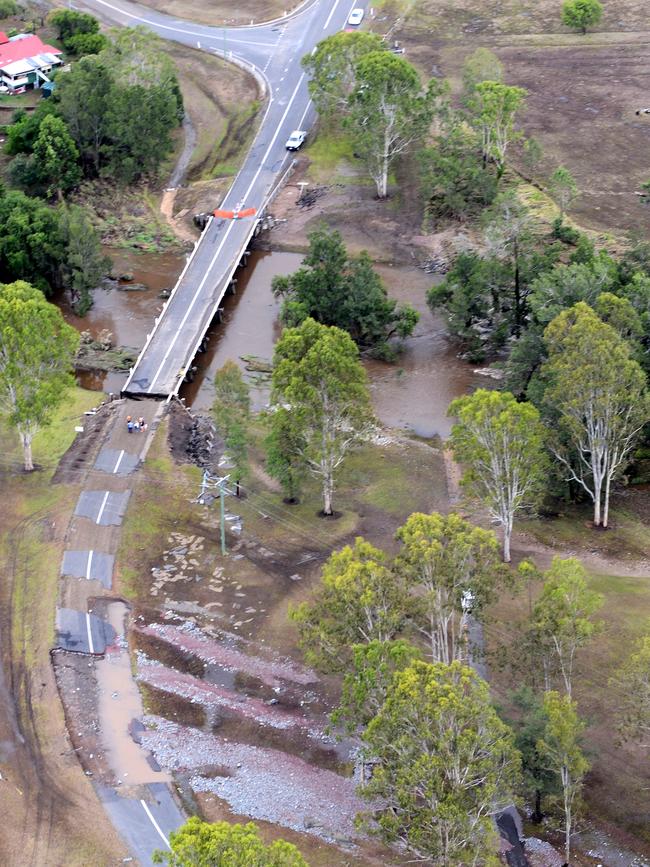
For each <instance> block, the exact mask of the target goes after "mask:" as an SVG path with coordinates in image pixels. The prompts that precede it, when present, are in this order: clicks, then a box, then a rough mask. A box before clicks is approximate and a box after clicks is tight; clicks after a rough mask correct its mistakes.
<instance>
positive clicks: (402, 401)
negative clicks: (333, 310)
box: [366, 266, 494, 438]
mask: <svg viewBox="0 0 650 867" xmlns="http://www.w3.org/2000/svg"><path fill="white" fill-rule="evenodd" d="M377 271H378V272H379V273H380V275H381V277H382V279H383V280H384V283H385V285H386V288H387V289H388V292H389V294H390V295H391V296H392V297H393V298H397V300H398V301H400V302H409V303H411V304H412V305H413V307H415V309H416V310H417V311H418V312H419V313H420V321H419V322H418V324H417V325H416V327H415V330H414V332H413V334H412V336H411V337H409V338H407V339H406V340H405V341H404V342H403V351H402V352H401V353H400V354H399V356H398V358H397V361H396V362H395V363H394V364H386V363H384V362H382V361H374V360H369V361H367V362H366V370H367V371H368V376H369V378H370V388H371V392H372V401H373V405H374V407H375V412H376V413H377V417H378V418H379V419H380V421H381V422H383V424H385V425H386V426H388V427H395V428H400V429H402V430H409V431H412V432H413V433H415V434H417V435H418V436H422V437H432V436H435V435H438V436H441V437H443V438H444V437H446V436H448V435H449V432H450V430H451V424H452V421H451V419H449V418H447V407H448V406H449V404H450V403H451V401H452V400H453V399H454V398H455V397H459V396H460V395H463V394H467V393H469V392H471V391H473V390H474V389H475V388H478V387H480V386H482V387H483V388H491V387H493V385H494V381H493V380H491V379H486V378H485V377H483V376H481V375H479V374H476V373H474V368H473V367H472V366H470V365H469V364H467V362H466V361H463V360H462V359H461V358H459V357H458V349H457V348H456V347H455V346H454V345H453V344H452V343H451V341H450V340H449V339H448V337H447V329H446V325H445V322H444V319H443V318H442V316H440V315H434V314H433V313H432V312H431V310H429V307H428V306H427V302H426V292H427V289H429V288H430V287H431V286H432V285H433V283H434V282H439V281H440V277H434V276H432V275H431V274H426V273H425V272H424V271H422V270H420V269H419V268H414V267H403V266H402V267H389V266H378V267H377Z"/></svg>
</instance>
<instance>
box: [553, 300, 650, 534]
mask: <svg viewBox="0 0 650 867" xmlns="http://www.w3.org/2000/svg"><path fill="white" fill-rule="evenodd" d="M544 340H545V342H546V346H547V349H548V356H549V358H548V361H547V362H546V363H545V364H544V365H543V366H542V377H543V378H544V380H545V381H546V382H547V388H546V391H545V393H544V403H545V405H546V407H547V410H548V414H549V415H550V416H551V418H553V416H554V415H555V418H557V421H558V424H559V429H560V430H559V434H560V435H559V436H555V437H554V438H552V439H551V443H550V445H551V449H552V451H553V454H554V455H555V456H556V458H557V459H558V460H559V461H560V463H561V464H562V465H563V466H564V467H565V468H566V470H567V472H568V479H569V480H573V481H575V482H577V483H578V484H579V485H580V486H581V487H582V488H583V489H584V490H585V491H586V493H587V494H588V495H589V496H590V497H591V499H592V501H593V504H594V526H595V527H602V528H603V529H605V528H607V526H608V521H609V500H610V494H611V486H612V482H614V481H615V479H616V478H617V477H618V476H620V474H621V473H622V472H623V471H624V470H625V467H626V465H627V463H628V461H629V456H630V453H631V451H632V449H633V447H634V445H635V443H636V442H637V440H638V438H639V435H640V434H641V431H642V429H643V426H644V425H645V424H646V423H647V422H648V420H649V419H650V398H649V396H648V391H647V388H646V376H645V374H644V372H643V370H642V369H641V367H640V365H639V364H638V363H637V362H636V361H634V359H633V358H632V349H631V347H630V346H629V344H628V343H626V341H625V340H624V339H623V338H622V337H620V335H619V334H618V333H617V331H616V330H615V329H614V328H613V327H612V326H610V325H607V324H606V323H604V322H603V321H602V320H601V319H600V317H599V316H598V315H597V314H596V313H595V311H594V310H592V308H591V307H589V306H588V305H587V304H585V303H584V302H579V303H578V304H576V305H575V306H573V307H572V308H570V309H569V310H565V311H563V312H562V313H560V314H559V316H557V317H556V318H555V319H554V320H553V321H552V322H551V323H550V324H549V326H548V327H547V328H546V331H545V332H544ZM567 444H568V445H567Z"/></svg>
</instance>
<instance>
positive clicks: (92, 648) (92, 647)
mask: <svg viewBox="0 0 650 867" xmlns="http://www.w3.org/2000/svg"><path fill="white" fill-rule="evenodd" d="M86 632H87V633H88V648H89V650H90V652H91V653H94V652H95V645H94V644H93V633H92V630H91V628H90V614H88V612H86Z"/></svg>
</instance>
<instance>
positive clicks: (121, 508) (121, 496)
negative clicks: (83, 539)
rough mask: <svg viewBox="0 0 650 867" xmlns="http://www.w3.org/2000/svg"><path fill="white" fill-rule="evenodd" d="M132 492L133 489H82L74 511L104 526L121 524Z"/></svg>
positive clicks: (78, 515) (79, 515)
mask: <svg viewBox="0 0 650 867" xmlns="http://www.w3.org/2000/svg"><path fill="white" fill-rule="evenodd" d="M130 494H131V491H123V492H122V493H118V492H116V491H82V492H81V494H80V495H79V500H78V501H77V505H76V506H75V510H74V513H75V515H76V516H77V517H80V518H90V520H91V521H93V522H94V523H95V524H98V525H101V526H103V527H107V526H109V525H111V524H114V525H119V524H121V523H122V518H123V517H124V513H125V512H126V507H127V504H128V502H129V496H130Z"/></svg>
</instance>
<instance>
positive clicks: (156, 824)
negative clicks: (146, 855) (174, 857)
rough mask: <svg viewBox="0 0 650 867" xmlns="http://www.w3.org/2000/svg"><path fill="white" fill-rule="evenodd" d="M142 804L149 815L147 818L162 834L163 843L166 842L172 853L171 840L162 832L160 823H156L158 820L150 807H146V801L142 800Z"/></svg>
mask: <svg viewBox="0 0 650 867" xmlns="http://www.w3.org/2000/svg"><path fill="white" fill-rule="evenodd" d="M140 803H141V804H142V809H143V810H144V811H145V813H146V814H147V816H148V817H149V819H150V820H151V824H152V825H153V826H154V828H155V829H156V831H158V833H159V834H160V836H161V837H162V839H163V841H164V843H165V846H167V848H168V849H169V850H170V852H171V848H172V847H171V846H170V845H169V840H168V839H167V837H165V835H164V833H163V832H162V830H161V828H160V825H159V824H158V822H156V820H155V819H154V817H153V814H152V812H151V810H150V809H149V807H148V806H147V805H146V803H145V802H144V801H142V800H141V801H140Z"/></svg>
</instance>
